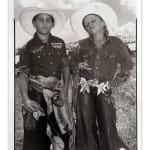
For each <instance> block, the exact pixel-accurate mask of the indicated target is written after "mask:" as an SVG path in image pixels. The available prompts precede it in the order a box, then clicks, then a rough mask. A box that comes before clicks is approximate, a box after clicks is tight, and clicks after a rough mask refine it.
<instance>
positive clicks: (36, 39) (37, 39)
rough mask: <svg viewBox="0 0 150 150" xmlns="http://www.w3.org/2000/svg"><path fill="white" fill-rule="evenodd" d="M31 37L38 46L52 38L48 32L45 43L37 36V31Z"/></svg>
mask: <svg viewBox="0 0 150 150" xmlns="http://www.w3.org/2000/svg"><path fill="white" fill-rule="evenodd" d="M33 39H34V41H35V43H36V44H37V45H38V46H39V45H45V44H48V43H50V41H51V39H52V34H49V36H48V40H47V42H46V43H45V42H43V41H42V40H41V39H40V38H39V36H38V35H37V33H35V34H34V37H33Z"/></svg>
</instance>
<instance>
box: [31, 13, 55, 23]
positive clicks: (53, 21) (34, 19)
mask: <svg viewBox="0 0 150 150" xmlns="http://www.w3.org/2000/svg"><path fill="white" fill-rule="evenodd" d="M40 14H41V13H40ZM40 14H37V15H35V16H34V17H33V19H32V23H33V22H34V21H36V19H37V17H38V16H39V15H40ZM48 15H49V16H50V18H51V20H52V23H55V19H54V17H53V16H52V15H50V14H48Z"/></svg>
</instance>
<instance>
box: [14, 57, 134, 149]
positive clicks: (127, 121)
mask: <svg viewBox="0 0 150 150" xmlns="http://www.w3.org/2000/svg"><path fill="white" fill-rule="evenodd" d="M132 59H133V62H134V67H133V69H132V71H131V76H130V78H129V79H128V80H127V82H126V83H124V84H123V85H122V86H121V87H119V88H116V89H113V96H114V99H115V107H116V113H117V129H118V133H119V135H120V137H121V138H122V139H123V141H124V142H125V143H126V144H127V145H128V146H129V148H130V150H137V143H136V140H137V138H136V134H137V130H136V119H137V118H136V107H137V103H136V102H137V101H136V65H135V64H136V58H135V56H133V58H132ZM15 89H16V90H15V91H16V92H15V97H16V98H15V114H16V115H15V150H22V142H23V120H22V113H21V111H22V109H21V102H22V99H21V96H20V92H19V88H18V79H17V78H16V82H15Z"/></svg>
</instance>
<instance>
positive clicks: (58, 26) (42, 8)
mask: <svg viewBox="0 0 150 150" xmlns="http://www.w3.org/2000/svg"><path fill="white" fill-rule="evenodd" d="M41 13H46V14H49V15H51V16H52V17H53V18H54V24H55V26H54V27H53V28H52V30H51V33H52V34H57V33H59V32H60V31H61V30H62V29H63V27H64V25H65V23H66V16H65V15H64V13H63V12H62V11H60V10H58V9H50V8H49V7H48V5H47V4H45V3H39V4H38V5H36V7H28V8H25V9H24V10H23V11H22V12H21V13H20V16H19V21H20V24H21V26H22V27H23V29H24V30H25V31H26V32H27V33H28V34H30V35H33V34H34V33H35V28H34V26H33V24H32V19H33V17H34V16H36V15H38V14H41Z"/></svg>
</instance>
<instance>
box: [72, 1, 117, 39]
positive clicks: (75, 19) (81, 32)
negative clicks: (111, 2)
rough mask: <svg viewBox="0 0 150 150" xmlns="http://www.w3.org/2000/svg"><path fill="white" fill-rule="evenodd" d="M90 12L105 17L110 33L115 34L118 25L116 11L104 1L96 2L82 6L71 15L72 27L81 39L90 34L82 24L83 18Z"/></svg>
mask: <svg viewBox="0 0 150 150" xmlns="http://www.w3.org/2000/svg"><path fill="white" fill-rule="evenodd" d="M88 14H96V15H98V16H100V17H101V18H103V20H104V22H105V24H106V26H107V28H108V31H109V35H114V33H115V30H116V28H117V26H118V20H117V16H116V14H115V12H114V11H113V9H112V8H111V7H109V6H108V5H106V4H104V3H100V2H94V3H90V4H89V5H87V6H86V7H83V8H81V9H80V10H79V11H77V12H75V13H74V14H73V15H72V16H71V19H70V22H71V27H72V29H73V31H74V32H75V33H76V35H77V36H78V38H79V39H84V38H87V37H88V36H89V35H88V34H87V32H86V31H85V29H84V27H83V25H82V20H83V19H84V17H85V16H87V15H88Z"/></svg>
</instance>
